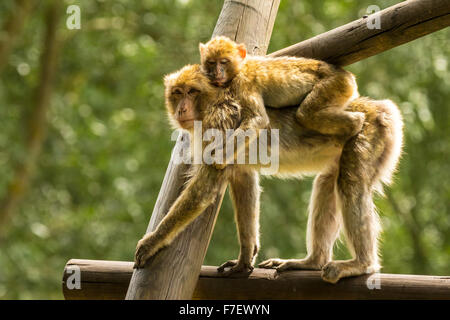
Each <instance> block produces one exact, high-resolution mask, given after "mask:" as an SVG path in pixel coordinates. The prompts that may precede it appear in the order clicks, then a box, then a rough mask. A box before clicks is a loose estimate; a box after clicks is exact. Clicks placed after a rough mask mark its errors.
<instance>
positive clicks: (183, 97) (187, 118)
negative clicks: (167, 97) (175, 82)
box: [172, 87, 200, 130]
mask: <svg viewBox="0 0 450 320" xmlns="http://www.w3.org/2000/svg"><path fill="white" fill-rule="evenodd" d="M199 92H200V91H199V90H197V89H195V88H192V87H175V88H173V90H172V99H174V100H175V101H176V103H175V105H176V109H175V112H174V118H175V120H176V121H177V122H178V123H179V125H180V127H181V128H183V129H187V130H188V129H191V128H193V127H194V121H195V120H196V117H197V113H196V111H195V107H194V106H195V99H196V98H197V95H198V93H199Z"/></svg>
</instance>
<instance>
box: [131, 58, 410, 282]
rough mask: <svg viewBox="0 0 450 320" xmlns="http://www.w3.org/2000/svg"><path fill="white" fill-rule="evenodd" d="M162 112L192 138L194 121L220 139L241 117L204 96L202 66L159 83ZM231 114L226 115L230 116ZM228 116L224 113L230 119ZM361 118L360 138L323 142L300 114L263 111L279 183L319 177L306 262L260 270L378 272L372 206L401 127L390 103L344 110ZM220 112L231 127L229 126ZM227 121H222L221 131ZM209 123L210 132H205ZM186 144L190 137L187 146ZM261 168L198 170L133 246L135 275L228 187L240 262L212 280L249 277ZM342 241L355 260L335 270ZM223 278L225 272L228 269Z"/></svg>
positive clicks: (358, 103)
mask: <svg viewBox="0 0 450 320" xmlns="http://www.w3.org/2000/svg"><path fill="white" fill-rule="evenodd" d="M165 87H166V107H167V111H168V114H169V118H170V119H171V122H172V123H173V124H174V125H176V126H177V127H178V128H183V129H187V130H188V131H189V132H190V133H192V127H193V122H194V120H199V121H203V126H205V127H212V125H214V126H218V128H219V129H220V130H224V129H226V128H233V127H236V125H238V123H239V117H240V116H242V112H243V110H244V109H245V108H241V109H240V113H241V115H239V112H237V113H236V109H239V108H240V107H241V106H239V104H238V103H237V101H236V100H235V99H234V96H233V95H232V93H230V91H227V90H223V89H221V88H218V87H214V86H211V85H210V84H209V82H208V79H207V78H206V77H205V76H203V75H202V73H201V71H200V68H199V66H197V65H194V66H187V67H185V68H183V69H181V70H180V71H178V72H176V73H173V74H171V75H169V76H167V77H166V78H165ZM229 105H230V106H231V107H230V106H229ZM227 110H231V111H227ZM346 110H348V111H349V112H362V113H363V114H364V115H365V121H364V126H363V128H362V131H361V133H359V134H357V135H355V136H354V137H352V138H350V139H348V138H347V137H345V138H344V137H342V136H332V135H321V134H318V133H317V132H315V131H311V130H309V129H307V128H305V127H303V126H302V125H300V123H299V122H298V121H297V120H296V112H297V107H286V108H283V109H274V108H267V115H268V118H269V120H270V124H269V129H270V130H273V129H275V128H276V129H279V152H280V153H279V171H278V172H277V173H276V174H275V175H276V176H280V177H288V176H297V177H298V176H300V175H301V174H304V173H317V177H316V178H315V181H314V185H313V192H312V196H311V204H310V209H309V218H308V228H307V249H308V255H307V256H306V257H305V258H304V259H289V260H283V259H269V260H267V261H264V262H262V263H261V264H260V267H264V268H276V269H277V270H278V271H279V272H281V271H283V270H288V269H313V270H322V278H323V279H324V280H325V281H328V282H331V283H335V282H337V281H338V280H339V279H340V278H342V277H348V276H356V275H361V274H366V273H372V272H376V271H378V270H379V268H380V266H379V263H378V253H377V238H378V235H379V231H380V227H379V223H378V217H377V213H376V211H375V207H374V204H373V200H372V195H373V193H374V192H375V191H381V184H382V183H389V181H390V177H391V174H392V172H393V171H394V169H395V166H396V164H397V162H398V159H399V156H400V152H401V147H402V125H403V123H402V119H401V116H400V113H399V111H398V109H397V107H396V106H395V105H394V104H393V103H392V102H391V101H389V100H383V101H375V100H370V99H368V98H357V99H356V100H354V101H352V102H351V103H350V104H349V105H348V106H347V108H346ZM227 112H230V117H229V119H227ZM224 119H227V121H225V122H224V121H223V120H224ZM206 122H209V123H206ZM192 138H193V136H191V139H192ZM261 167H262V166H261V165H260V164H255V165H250V164H242V165H239V164H234V165H228V166H226V168H225V169H224V170H217V169H216V168H215V167H214V166H211V165H205V164H202V165H196V166H193V169H192V177H191V178H190V180H189V182H188V183H187V185H186V187H185V189H184V190H183V191H182V193H181V194H180V196H179V197H178V199H177V200H176V201H175V202H174V204H173V205H172V206H171V208H170V210H169V212H168V213H167V215H166V216H165V218H164V219H163V220H162V221H161V223H160V224H159V226H158V227H157V229H156V230H155V231H154V232H152V233H149V234H147V235H145V236H144V237H143V238H142V240H140V241H139V243H138V246H137V250H136V256H135V267H137V268H142V267H143V266H144V265H145V262H146V261H147V260H148V259H149V258H150V257H151V256H153V255H154V254H155V253H156V252H157V251H158V250H160V249H162V248H163V247H164V246H167V245H169V244H170V243H171V242H172V240H173V239H174V238H175V237H176V236H177V235H178V234H179V233H180V232H181V231H182V230H184V229H185V228H186V226H187V225H188V224H189V223H190V222H192V221H193V220H194V219H195V218H196V217H197V216H198V215H199V214H200V213H201V212H203V211H204V210H205V209H206V208H207V207H208V206H209V205H210V204H211V203H212V202H213V201H214V199H215V196H216V194H217V192H218V188H220V186H221V185H222V183H225V182H228V183H229V186H230V189H231V190H230V191H231V192H230V193H231V197H232V201H233V204H234V208H235V218H236V223H237V227H238V235H239V242H240V254H239V257H238V259H237V260H230V261H227V262H225V263H224V264H223V265H222V266H220V267H219V271H224V270H226V271H225V272H226V273H228V274H230V273H233V272H249V271H251V270H252V269H253V263H254V260H255V257H256V254H257V252H258V249H259V231H258V230H259V197H260V188H259V182H258V180H259V174H258V173H259V171H260V169H261ZM340 231H343V232H344V233H345V235H346V240H347V244H348V247H349V249H350V251H351V252H352V254H353V257H354V258H353V259H351V260H348V261H332V250H333V244H334V242H335V240H336V238H337V237H338V234H339V232H340ZM228 268H229V269H228Z"/></svg>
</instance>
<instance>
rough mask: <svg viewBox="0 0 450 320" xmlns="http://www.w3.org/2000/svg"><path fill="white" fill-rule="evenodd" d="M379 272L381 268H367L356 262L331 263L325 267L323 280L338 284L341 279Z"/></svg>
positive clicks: (373, 266)
mask: <svg viewBox="0 0 450 320" xmlns="http://www.w3.org/2000/svg"><path fill="white" fill-rule="evenodd" d="M379 270H380V267H379V266H376V265H372V266H367V265H366V264H362V263H361V262H358V261H356V260H346V261H331V262H329V263H327V264H326V265H325V266H324V267H323V269H322V279H323V280H324V281H326V282H329V283H336V282H338V281H339V279H341V278H345V277H352V276H360V275H363V274H370V273H374V272H378V271H379Z"/></svg>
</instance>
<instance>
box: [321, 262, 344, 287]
mask: <svg viewBox="0 0 450 320" xmlns="http://www.w3.org/2000/svg"><path fill="white" fill-rule="evenodd" d="M340 278H341V270H340V268H339V265H338V264H336V263H335V262H333V261H331V262H329V263H328V264H326V265H325V266H324V267H323V269H322V279H323V280H324V281H326V282H329V283H333V284H334V283H336V282H338V281H339V279H340Z"/></svg>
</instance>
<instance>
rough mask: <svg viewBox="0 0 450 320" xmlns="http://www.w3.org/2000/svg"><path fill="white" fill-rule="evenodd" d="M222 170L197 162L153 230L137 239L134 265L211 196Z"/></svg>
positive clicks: (170, 237)
mask: <svg viewBox="0 0 450 320" xmlns="http://www.w3.org/2000/svg"><path fill="white" fill-rule="evenodd" d="M225 179H226V172H225V171H223V170H217V169H215V168H214V167H213V166H207V165H201V166H200V167H199V169H198V171H197V172H196V173H195V174H194V176H193V177H192V178H191V179H190V180H189V182H188V184H187V185H186V187H185V189H184V190H183V191H182V192H181V194H180V196H179V197H178V198H177V200H176V201H175V202H174V203H173V205H172V206H171V208H170V210H169V212H168V213H167V215H166V216H165V217H164V219H163V220H162V221H161V222H160V224H159V225H158V227H157V228H156V230H155V231H153V232H150V233H147V234H146V235H145V236H144V237H143V238H142V239H141V240H139V242H138V244H137V248H136V253H135V264H134V268H142V267H144V265H145V263H146V262H147V260H148V259H149V258H150V257H152V256H153V255H154V254H155V253H156V252H158V251H159V250H160V249H162V248H163V247H165V246H168V245H169V244H170V243H171V242H172V241H173V239H174V238H175V237H176V236H177V235H178V234H180V233H181V231H183V230H184V229H185V228H186V227H187V226H188V225H189V223H191V222H192V221H193V220H194V219H195V218H196V217H197V216H198V215H199V214H200V213H202V212H203V211H204V210H205V209H206V208H207V207H208V206H209V205H210V204H211V203H212V202H213V201H214V199H215V196H216V195H217V193H218V190H217V189H218V188H220V187H221V185H222V183H223V182H225Z"/></svg>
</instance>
